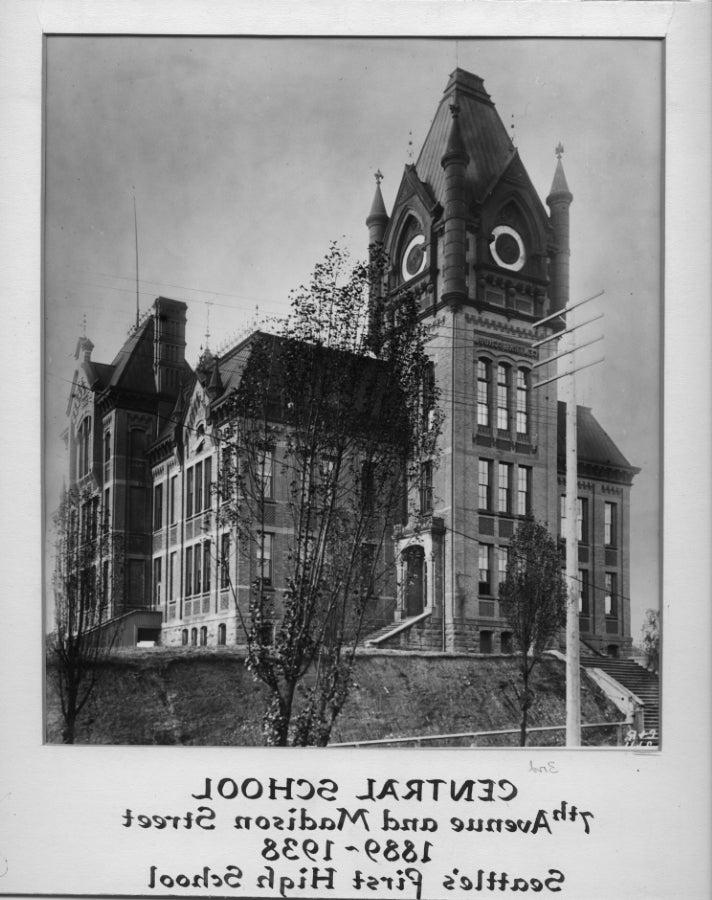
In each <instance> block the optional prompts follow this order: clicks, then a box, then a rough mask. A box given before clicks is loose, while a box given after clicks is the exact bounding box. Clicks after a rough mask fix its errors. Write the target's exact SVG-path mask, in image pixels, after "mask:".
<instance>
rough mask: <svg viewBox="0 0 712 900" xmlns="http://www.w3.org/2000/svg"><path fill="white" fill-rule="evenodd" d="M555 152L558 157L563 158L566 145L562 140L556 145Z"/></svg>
mask: <svg viewBox="0 0 712 900" xmlns="http://www.w3.org/2000/svg"><path fill="white" fill-rule="evenodd" d="M554 153H555V154H556V158H557V159H561V157H562V156H563V155H564V145H563V144H562V143H561V141H559V143H558V144H557V145H556V150H554Z"/></svg>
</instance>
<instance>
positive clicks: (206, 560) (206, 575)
mask: <svg viewBox="0 0 712 900" xmlns="http://www.w3.org/2000/svg"><path fill="white" fill-rule="evenodd" d="M209 590H210V541H206V542H205V543H204V544H203V592H204V593H206V592H207V591H209Z"/></svg>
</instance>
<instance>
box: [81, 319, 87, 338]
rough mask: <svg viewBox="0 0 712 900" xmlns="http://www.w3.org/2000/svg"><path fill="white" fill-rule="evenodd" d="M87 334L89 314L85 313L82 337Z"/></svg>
mask: <svg viewBox="0 0 712 900" xmlns="http://www.w3.org/2000/svg"><path fill="white" fill-rule="evenodd" d="M86 336H87V314H86V313H84V315H83V316H82V337H86Z"/></svg>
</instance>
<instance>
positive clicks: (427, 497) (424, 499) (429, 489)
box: [420, 460, 433, 515]
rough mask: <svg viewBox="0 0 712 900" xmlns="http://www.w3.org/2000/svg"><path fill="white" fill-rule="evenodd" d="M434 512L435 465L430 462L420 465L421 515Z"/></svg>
mask: <svg viewBox="0 0 712 900" xmlns="http://www.w3.org/2000/svg"><path fill="white" fill-rule="evenodd" d="M432 510H433V464H432V463H431V462H430V461H429V460H428V461H427V462H423V463H421V464H420V513H421V515H427V514H428V513H430V512H432Z"/></svg>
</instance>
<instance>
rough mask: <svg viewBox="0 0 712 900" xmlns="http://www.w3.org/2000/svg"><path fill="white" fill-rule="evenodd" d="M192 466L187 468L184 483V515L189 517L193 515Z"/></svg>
mask: <svg viewBox="0 0 712 900" xmlns="http://www.w3.org/2000/svg"><path fill="white" fill-rule="evenodd" d="M193 475H194V472H193V468H192V467H191V468H190V469H188V474H187V475H186V484H185V517H186V519H189V518H190V517H191V516H192V515H193Z"/></svg>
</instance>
